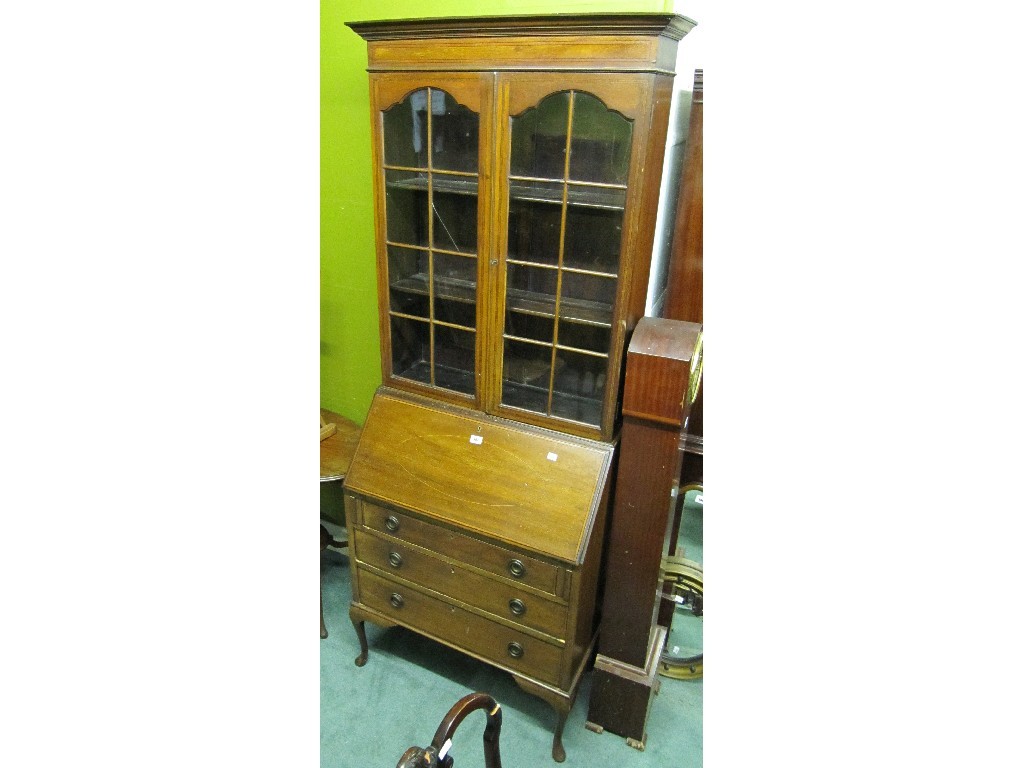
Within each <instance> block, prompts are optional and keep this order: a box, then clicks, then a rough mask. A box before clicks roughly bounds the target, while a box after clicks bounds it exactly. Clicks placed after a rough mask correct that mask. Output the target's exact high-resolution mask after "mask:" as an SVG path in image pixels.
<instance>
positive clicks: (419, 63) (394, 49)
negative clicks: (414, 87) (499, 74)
mask: <svg viewBox="0 0 1024 768" xmlns="http://www.w3.org/2000/svg"><path fill="white" fill-rule="evenodd" d="M658 48H659V46H658V41H657V39H652V38H644V37H621V38H620V37H603V38H602V37H595V38H589V39H587V40H585V41H581V40H580V39H579V38H578V37H571V36H554V37H550V38H544V39H530V38H505V39H489V40H486V41H481V40H473V39H459V38H441V39H439V40H437V41H436V44H434V45H431V46H424V45H423V43H422V42H420V41H418V40H395V41H388V42H379V43H370V45H369V51H368V56H367V60H368V62H369V66H368V70H369V71H370V72H387V71H406V72H407V71H415V70H420V69H423V70H428V69H438V68H439V67H442V66H443V67H446V68H448V69H451V70H455V71H458V70H462V71H474V72H476V71H500V70H519V71H522V70H524V69H544V70H559V69H566V70H581V69H586V70H610V71H634V72H650V71H656V70H658V69H659V67H660V62H659V60H658V54H659V50H658Z"/></svg>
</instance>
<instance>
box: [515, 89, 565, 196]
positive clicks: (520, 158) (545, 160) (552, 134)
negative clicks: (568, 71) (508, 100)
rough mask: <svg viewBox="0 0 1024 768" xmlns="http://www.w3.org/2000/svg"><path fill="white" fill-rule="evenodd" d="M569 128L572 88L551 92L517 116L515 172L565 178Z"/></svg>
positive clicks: (522, 174) (521, 174) (550, 177)
mask: <svg viewBox="0 0 1024 768" xmlns="http://www.w3.org/2000/svg"><path fill="white" fill-rule="evenodd" d="M568 129H569V93H568V92H563V93H556V94H553V95H551V96H548V97H547V98H546V99H544V100H543V101H542V102H541V103H540V104H538V105H537V106H536V107H531V108H530V109H528V110H526V111H525V112H523V113H522V114H521V115H519V116H518V117H513V118H512V156H511V174H512V175H513V176H535V177H539V178H543V179H564V178H565V144H566V136H567V131H568Z"/></svg>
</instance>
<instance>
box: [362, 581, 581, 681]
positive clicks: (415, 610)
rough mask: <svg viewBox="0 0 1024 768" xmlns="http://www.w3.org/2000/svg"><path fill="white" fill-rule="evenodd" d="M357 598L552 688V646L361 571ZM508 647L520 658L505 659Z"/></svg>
mask: <svg viewBox="0 0 1024 768" xmlns="http://www.w3.org/2000/svg"><path fill="white" fill-rule="evenodd" d="M393 595H399V596H400V598H401V601H400V602H401V607H396V606H395V605H393V604H392V602H391V601H392V596H393ZM359 596H360V598H361V600H362V602H363V603H364V604H365V605H366V606H367V607H368V608H370V609H372V610H375V611H378V612H379V613H382V614H384V615H385V616H387V617H389V618H390V619H392V620H393V621H395V622H397V623H399V624H403V625H405V626H408V627H411V628H414V629H415V630H416V631H417V632H420V633H421V634H425V635H428V636H430V637H433V638H435V639H437V640H440V641H442V642H444V643H447V644H449V645H452V646H455V647H456V648H459V649H461V650H465V651H469V652H470V653H471V654H473V655H476V656H478V658H482V659H483V660H485V661H488V662H490V663H492V664H496V665H498V666H501V667H504V668H506V669H510V670H512V671H514V672H519V673H521V674H525V675H530V676H532V677H535V678H537V679H538V680H543V681H544V682H547V683H550V684H552V685H558V682H559V680H558V678H559V669H560V667H561V662H562V651H561V649H560V648H559V647H558V646H556V645H550V644H548V643H545V642H544V641H542V640H538V639H537V638H535V637H532V636H530V635H526V634H524V633H522V632H517V631H516V630H514V629H510V628H509V627H505V626H503V625H501V624H496V623H494V622H492V621H488V620H487V619H485V618H483V617H482V616H478V615H476V614H474V613H471V612H469V611H467V610H464V609H462V608H459V607H458V606H455V605H450V604H448V603H445V602H442V601H441V600H437V599H435V598H433V597H430V596H428V595H425V594H423V593H421V592H417V591H416V590H415V589H412V588H410V587H406V586H403V585H400V584H397V583H395V582H393V581H389V580H387V579H383V578H381V577H380V576H377V575H376V574H374V573H371V572H370V571H366V570H362V571H361V572H360V592H359ZM511 643H517V644H518V645H519V647H520V648H521V649H522V656H520V657H519V658H515V657H513V656H511V655H510V653H509V645H510V644H511Z"/></svg>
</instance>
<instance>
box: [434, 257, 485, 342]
mask: <svg viewBox="0 0 1024 768" xmlns="http://www.w3.org/2000/svg"><path fill="white" fill-rule="evenodd" d="M434 296H435V297H443V298H448V299H456V300H458V301H463V302H468V303H470V304H473V303H475V302H476V258H474V257H469V258H466V257H462V256H449V255H448V254H445V253H435V254H434ZM469 325H470V326H472V325H473V323H469Z"/></svg>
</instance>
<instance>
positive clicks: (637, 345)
mask: <svg viewBox="0 0 1024 768" xmlns="http://www.w3.org/2000/svg"><path fill="white" fill-rule="evenodd" d="M699 334H700V326H699V325H696V324H693V323H685V324H681V323H679V322H678V321H675V320H666V319H663V318H656V317H647V318H644V322H642V323H641V324H639V325H638V326H637V329H636V332H635V333H634V334H633V338H632V339H631V340H630V342H629V352H628V353H627V363H626V388H625V391H624V393H623V397H622V412H623V415H629V416H636V417H638V418H641V419H647V420H651V421H658V422H661V423H664V424H668V425H670V426H673V427H677V428H678V427H681V426H682V425H683V422H682V419H683V398H685V397H686V382H687V381H689V378H690V360H691V358H692V356H693V349H694V346H695V345H696V343H697V339H698V336H699ZM634 358H636V360H637V362H636V363H635V364H634V363H633V362H632V361H633V359H634ZM631 366H633V367H631ZM680 382H683V388H682V389H680V388H679V386H680Z"/></svg>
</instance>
